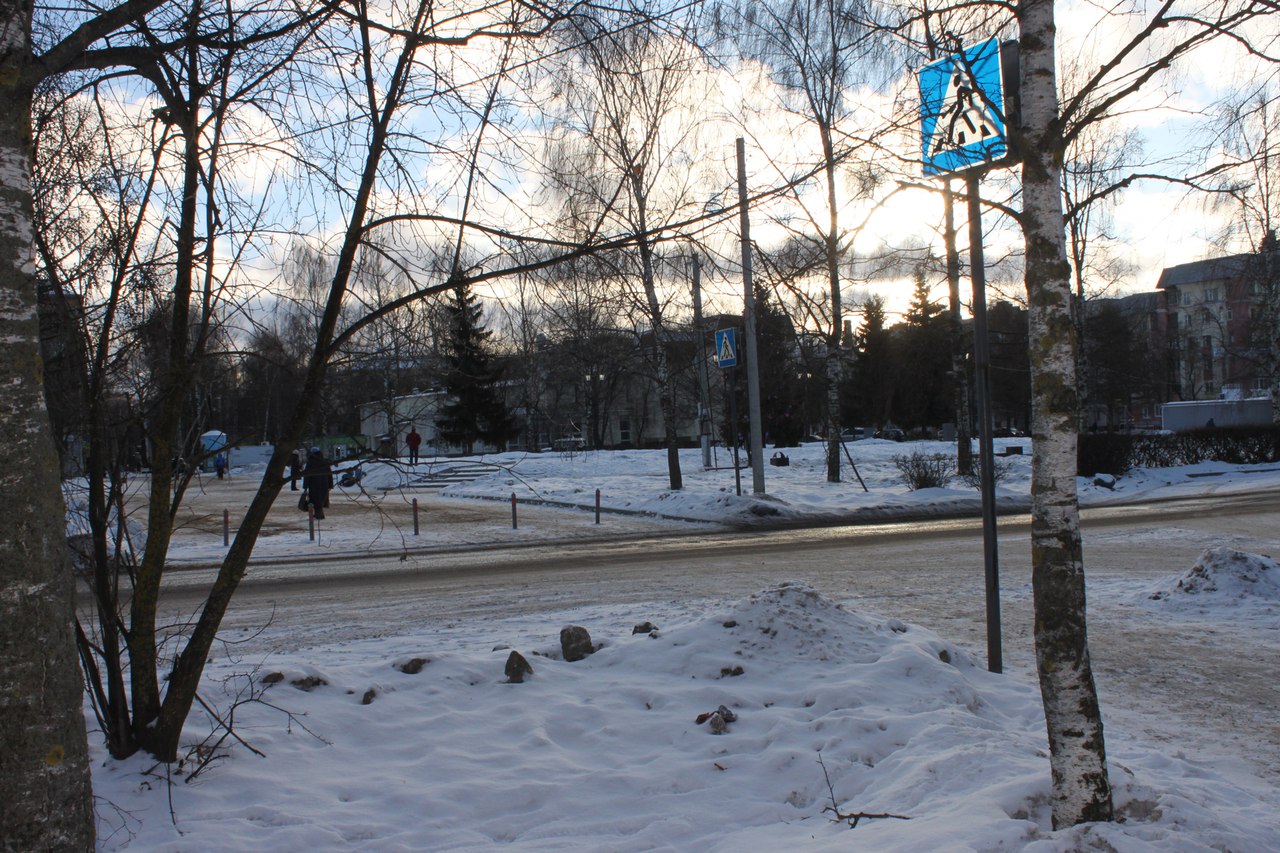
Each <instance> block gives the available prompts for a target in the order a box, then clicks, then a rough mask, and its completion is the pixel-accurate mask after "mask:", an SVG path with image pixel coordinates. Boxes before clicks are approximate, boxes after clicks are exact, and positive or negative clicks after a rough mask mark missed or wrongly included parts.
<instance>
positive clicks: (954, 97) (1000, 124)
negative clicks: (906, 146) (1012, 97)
mask: <svg viewBox="0 0 1280 853" xmlns="http://www.w3.org/2000/svg"><path fill="white" fill-rule="evenodd" d="M917 82H918V83H919V86H920V150H921V155H922V159H923V161H924V173H925V174H926V175H946V174H950V173H951V172H961V171H964V170H965V169H972V168H974V167H976V166H984V165H987V164H989V163H992V162H994V161H996V160H1000V159H1002V158H1004V157H1006V156H1007V155H1008V153H1009V142H1008V136H1007V133H1006V128H1005V92H1004V77H1003V73H1002V70H1001V66H1000V42H999V41H997V40H996V39H988V40H987V41H984V42H982V43H981V44H977V45H974V46H973V47H971V48H969V49H968V50H965V51H964V52H962V53H959V54H956V55H954V56H949V57H947V58H945V59H939V60H938V61H937V62H933V63H931V64H929V65H926V66H925V67H923V68H921V69H920V72H919V75H918V77H917Z"/></svg>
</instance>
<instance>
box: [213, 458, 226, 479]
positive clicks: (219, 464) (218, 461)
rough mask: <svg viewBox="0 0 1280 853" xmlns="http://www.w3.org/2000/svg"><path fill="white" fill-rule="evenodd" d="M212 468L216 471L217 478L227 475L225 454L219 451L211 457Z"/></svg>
mask: <svg viewBox="0 0 1280 853" xmlns="http://www.w3.org/2000/svg"><path fill="white" fill-rule="evenodd" d="M213 470H215V471H217V472H218V479H219V480H221V479H222V478H223V477H225V476H227V454H225V453H219V454H218V455H217V456H215V457H213Z"/></svg>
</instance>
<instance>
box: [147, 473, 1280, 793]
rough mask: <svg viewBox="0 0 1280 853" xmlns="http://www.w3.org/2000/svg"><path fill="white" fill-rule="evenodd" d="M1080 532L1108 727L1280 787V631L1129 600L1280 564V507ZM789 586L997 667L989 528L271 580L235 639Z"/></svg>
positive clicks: (694, 544) (1156, 518)
mask: <svg viewBox="0 0 1280 853" xmlns="http://www.w3.org/2000/svg"><path fill="white" fill-rule="evenodd" d="M1083 518H1084V529H1085V564H1086V574H1087V577H1088V579H1089V584H1090V587H1089V588H1090V601H1089V608H1090V646H1091V652H1092V655H1093V661H1094V667H1095V673H1096V675H1097V680H1098V684H1099V692H1100V695H1101V698H1102V701H1103V705H1104V712H1105V713H1106V715H1107V719H1108V724H1109V725H1111V724H1114V725H1120V726H1122V727H1124V728H1125V729H1128V730H1132V731H1140V732H1142V733H1144V734H1145V735H1146V736H1147V738H1148V739H1150V740H1155V741H1167V742H1169V743H1170V745H1171V749H1177V748H1178V741H1179V737H1180V733H1183V732H1185V731H1186V730H1187V727H1189V726H1194V727H1201V728H1205V729H1206V730H1211V731H1212V737H1211V740H1214V741H1216V742H1217V743H1219V744H1220V746H1221V749H1222V751H1223V753H1224V754H1227V755H1234V756H1238V757H1241V758H1243V759H1244V760H1245V761H1246V762H1247V763H1248V765H1249V766H1251V767H1252V769H1253V771H1254V772H1256V773H1258V774H1260V775H1262V776H1263V777H1264V778H1266V779H1268V781H1270V782H1272V783H1280V712H1278V711H1277V709H1280V682H1278V680H1277V678H1276V674H1277V673H1278V672H1280V643H1277V642H1276V630H1275V629H1274V628H1270V629H1252V630H1248V631H1236V630H1233V626H1231V625H1226V624H1217V623H1213V622H1209V623H1206V622H1204V621H1203V620H1201V621H1194V620H1193V621H1187V620H1184V619H1176V618H1175V619H1168V618H1164V617H1162V616H1158V615H1153V614H1152V613H1151V611H1138V612H1135V608H1133V607H1132V606H1126V603H1125V602H1124V601H1121V600H1119V596H1118V594H1117V591H1118V590H1121V589H1124V590H1132V588H1133V584H1132V581H1134V580H1145V579H1157V578H1165V577H1168V576H1170V575H1177V574H1181V573H1182V572H1184V571H1186V570H1187V569H1188V568H1190V566H1191V565H1192V564H1193V563H1194V561H1195V559H1196V558H1197V557H1198V556H1199V554H1200V553H1201V552H1202V551H1203V550H1204V549H1205V548H1206V547H1210V546H1216V545H1228V546H1231V547H1235V548H1238V549H1240V550H1245V551H1251V552H1254V553H1265V554H1271V555H1273V556H1280V542H1277V538H1276V533H1275V531H1280V492H1268V493H1262V494H1253V495H1236V496H1228V497H1221V498H1200V499H1194V500H1179V501H1168V502H1152V503H1147V504H1135V505H1130V506H1123V507H1110V508H1102V509H1095V510H1089V511H1086V512H1085V513H1084V515H1083ZM999 536H1000V573H1001V598H1002V620H1003V631H1002V638H1003V644H1004V664H1005V671H1006V672H1009V673H1011V674H1013V675H1016V676H1019V677H1025V678H1028V679H1032V678H1033V677H1034V651H1033V648H1032V638H1031V616H1032V614H1031V594H1030V560H1029V555H1030V546H1029V541H1028V536H1027V519H1026V518H1025V517H1014V518H1005V519H1002V520H1001V525H1000V532H999ZM205 577H207V573H205V572H200V571H185V572H176V573H173V574H172V575H171V578H172V584H173V585H172V586H171V587H170V589H169V591H168V593H167V595H166V601H167V603H168V604H169V606H172V607H175V608H178V609H180V610H184V611H187V612H190V610H192V609H194V607H195V606H196V605H197V603H198V595H197V594H196V593H197V590H198V584H199V583H200V581H201V580H202V579H203V578H205ZM782 580H801V581H804V582H806V583H809V584H810V585H812V586H814V587H816V588H817V589H819V590H821V591H822V592H823V593H825V594H826V595H828V596H830V597H832V598H834V599H836V600H839V601H843V602H846V603H848V604H849V605H850V606H853V607H859V608H866V609H868V610H872V611H875V612H878V613H881V614H884V615H889V616H896V617H898V618H901V619H903V620H904V621H908V622H914V623H917V624H920V625H923V626H925V627H928V628H930V629H932V630H934V631H936V632H937V633H939V634H941V635H942V636H944V637H946V638H948V639H950V640H952V641H953V642H955V643H956V644H958V645H960V646H962V647H965V648H967V649H968V650H969V651H970V652H971V653H972V654H973V655H974V656H975V657H976V658H978V659H979V660H984V659H985V650H986V632H985V621H984V613H985V606H984V592H983V549H982V534H981V524H980V522H979V521H978V520H977V519H963V520H952V521H940V522H911V523H906V524H883V525H874V526H864V527H830V528H819V529H806V530H778V531H761V532H745V533H713V534H707V535H699V536H696V537H679V538H671V537H651V538H643V539H626V540H620V541H594V542H583V541H574V542H570V543H563V544H541V545H534V546H530V547H527V548H510V547H507V548H500V549H478V550H477V549H473V550H467V551H458V552H453V553H436V554H430V555H410V556H409V558H408V559H404V560H402V559H400V557H399V556H396V555H386V556H376V555H375V556H371V557H369V558H368V559H350V560H342V561H328V562H324V563H313V564H297V563H294V564H278V565H258V566H255V567H254V568H252V569H251V571H250V574H249V576H248V578H247V579H246V582H245V583H244V584H243V585H242V588H241V590H240V592H239V593H238V594H237V598H236V601H235V603H234V604H233V609H232V612H231V613H230V614H228V618H227V620H226V622H225V623H224V627H225V628H226V629H227V633H228V634H229V635H240V636H246V637H252V636H254V635H255V632H256V631H257V630H258V629H259V628H260V627H261V626H263V625H266V624H268V623H269V622H273V623H274V624H276V625H281V626H287V630H279V631H270V632H264V633H263V635H262V636H264V637H269V638H270V646H271V647H272V648H281V647H294V648H300V647H307V646H314V645H321V644H327V643H333V642H349V641H352V640H357V639H360V638H363V637H370V636H386V635H389V634H394V633H396V632H397V631H398V630H403V629H404V626H414V627H415V628H421V627H422V626H424V625H431V624H433V623H434V624H439V625H441V626H445V625H447V626H449V627H451V628H452V627H454V626H457V625H459V624H462V623H469V622H473V621H479V620H486V619H499V618H506V617H511V616H516V615H528V614H536V613H538V612H547V613H548V618H549V619H551V618H552V617H553V616H554V614H555V613H556V612H558V611H564V610H569V609H572V608H575V607H578V606H582V605H600V604H619V605H643V606H645V607H650V608H651V610H652V612H653V614H654V618H655V621H660V620H661V618H662V616H663V614H664V613H669V612H672V611H681V612H687V611H688V610H689V609H690V608H697V606H698V604H699V602H702V601H705V600H708V599H724V598H736V597H740V596H746V595H749V594H751V593H753V592H756V591H758V590H760V589H761V588H764V587H766V586H768V585H771V584H774V583H777V582H779V581H782ZM1273 624H1274V623H1273ZM558 626H559V623H558V622H557V624H556V627H557V629H558ZM264 643H266V641H265V640H264ZM264 650H265V649H264ZM1201 740H1203V739H1201Z"/></svg>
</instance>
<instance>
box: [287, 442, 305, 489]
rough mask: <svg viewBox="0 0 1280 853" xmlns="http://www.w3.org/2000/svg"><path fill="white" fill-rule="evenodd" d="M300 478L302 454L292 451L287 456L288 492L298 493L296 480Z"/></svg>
mask: <svg viewBox="0 0 1280 853" xmlns="http://www.w3.org/2000/svg"><path fill="white" fill-rule="evenodd" d="M301 476H302V454H301V453H299V452H298V451H296V450H295V451H293V452H292V453H290V454H289V491H291V492H296V491H298V478H300V477H301Z"/></svg>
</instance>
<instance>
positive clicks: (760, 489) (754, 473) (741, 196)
mask: <svg viewBox="0 0 1280 853" xmlns="http://www.w3.org/2000/svg"><path fill="white" fill-rule="evenodd" d="M738 208H739V221H740V223H741V227H742V302H743V306H742V315H743V327H744V328H743V334H744V335H745V337H746V339H747V340H746V346H747V350H746V351H747V417H748V418H749V420H750V422H751V485H752V489H751V490H752V491H753V492H754V493H755V494H757V495H763V494H764V432H763V429H762V428H761V426H760V361H759V359H758V358H757V357H756V294H755V288H754V287H753V282H752V277H751V217H750V216H749V215H748V211H747V149H746V144H745V143H744V142H743V139H742V137H741V136H739V137H738Z"/></svg>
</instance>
